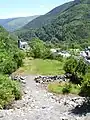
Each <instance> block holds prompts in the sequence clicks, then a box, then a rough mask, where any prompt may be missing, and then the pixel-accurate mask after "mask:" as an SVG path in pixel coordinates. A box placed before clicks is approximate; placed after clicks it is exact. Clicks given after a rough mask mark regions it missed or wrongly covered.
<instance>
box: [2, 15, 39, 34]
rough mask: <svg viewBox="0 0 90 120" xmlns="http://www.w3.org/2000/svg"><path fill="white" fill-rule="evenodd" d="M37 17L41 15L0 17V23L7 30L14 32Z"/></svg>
mask: <svg viewBox="0 0 90 120" xmlns="http://www.w3.org/2000/svg"><path fill="white" fill-rule="evenodd" d="M37 17H39V15H34V16H28V17H16V18H8V19H0V25H2V26H3V27H4V28H5V29H6V30H8V31H10V32H13V31H15V30H18V29H20V28H21V27H23V26H24V25H26V24H27V23H28V22H30V21H32V20H33V19H35V18H37Z"/></svg>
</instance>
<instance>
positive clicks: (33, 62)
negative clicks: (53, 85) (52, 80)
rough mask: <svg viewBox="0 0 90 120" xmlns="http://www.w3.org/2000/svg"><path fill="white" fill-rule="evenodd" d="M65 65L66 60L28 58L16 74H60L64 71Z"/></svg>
mask: <svg viewBox="0 0 90 120" xmlns="http://www.w3.org/2000/svg"><path fill="white" fill-rule="evenodd" d="M63 65H64V61H63V62H61V61H58V60H48V59H46V60H43V59H29V58H26V59H25V60H24V65H23V67H21V68H19V69H18V70H17V71H16V74H23V73H24V74H35V75H58V74H63V73H64V70H63Z"/></svg>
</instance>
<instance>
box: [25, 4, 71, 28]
mask: <svg viewBox="0 0 90 120" xmlns="http://www.w3.org/2000/svg"><path fill="white" fill-rule="evenodd" d="M72 5H73V2H68V3H65V4H63V5H61V6H58V7H56V8H54V9H53V10H51V11H50V12H48V13H47V14H45V15H42V16H40V17H37V18H36V19H34V20H32V21H31V22H29V23H28V24H27V25H26V26H25V27H24V28H25V29H29V28H39V27H42V26H43V25H45V24H48V23H50V22H51V21H52V19H53V18H55V17H56V16H58V15H59V14H60V13H62V12H63V11H65V10H66V9H68V8H69V7H70V6H72Z"/></svg>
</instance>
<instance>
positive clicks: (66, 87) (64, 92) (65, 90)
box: [62, 83, 71, 94]
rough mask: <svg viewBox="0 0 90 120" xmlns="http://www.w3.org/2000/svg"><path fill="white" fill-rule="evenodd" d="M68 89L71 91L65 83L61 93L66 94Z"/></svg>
mask: <svg viewBox="0 0 90 120" xmlns="http://www.w3.org/2000/svg"><path fill="white" fill-rule="evenodd" d="M70 91H71V85H70V84H67V83H66V84H65V85H64V87H63V89H62V92H63V94H68V93H70Z"/></svg>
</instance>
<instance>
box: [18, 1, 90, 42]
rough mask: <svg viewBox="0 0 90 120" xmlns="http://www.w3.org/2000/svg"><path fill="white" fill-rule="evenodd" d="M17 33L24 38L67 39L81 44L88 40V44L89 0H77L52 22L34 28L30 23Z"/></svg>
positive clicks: (89, 33)
mask: <svg viewBox="0 0 90 120" xmlns="http://www.w3.org/2000/svg"><path fill="white" fill-rule="evenodd" d="M77 2H78V4H77ZM18 33H19V34H18ZM17 35H18V36H19V37H20V38H22V39H24V40H30V39H32V38H37V37H38V38H39V39H41V40H43V41H53V42H54V41H56V42H65V41H66V42H67V43H73V42H77V43H79V44H81V43H82V42H85V41H86V42H87V44H88V42H89V38H90V4H89V0H84V1H77V0H75V1H73V4H72V6H70V7H67V9H65V10H64V11H63V12H60V13H59V14H58V15H57V16H56V17H54V18H53V19H52V21H51V22H50V23H48V24H45V25H43V26H42V27H39V28H37V29H32V28H31V27H30V26H29V24H28V27H26V26H25V27H24V28H22V29H21V31H18V32H17Z"/></svg>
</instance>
